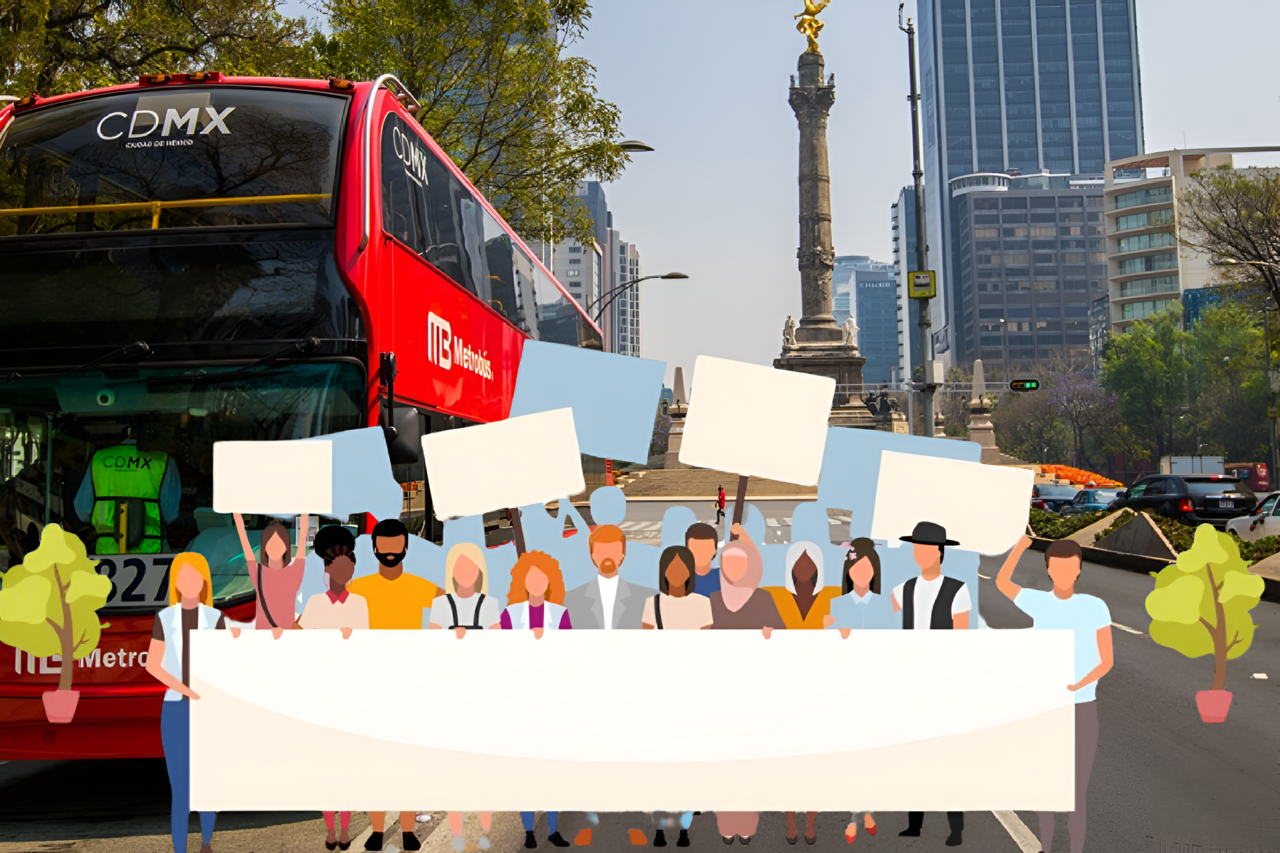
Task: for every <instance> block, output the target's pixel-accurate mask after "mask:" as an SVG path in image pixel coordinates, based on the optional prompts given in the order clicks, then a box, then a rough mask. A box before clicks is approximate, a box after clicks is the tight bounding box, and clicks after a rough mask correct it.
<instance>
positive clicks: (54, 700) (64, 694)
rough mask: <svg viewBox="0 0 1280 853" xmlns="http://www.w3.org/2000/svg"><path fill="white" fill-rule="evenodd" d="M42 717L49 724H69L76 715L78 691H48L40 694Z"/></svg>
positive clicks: (78, 699)
mask: <svg viewBox="0 0 1280 853" xmlns="http://www.w3.org/2000/svg"><path fill="white" fill-rule="evenodd" d="M40 698H41V699H43V700H44V715H45V717H47V718H48V720H49V722H51V723H69V722H71V720H72V718H74V717H75V715H76V705H78V704H79V703H80V691H79V690H50V691H49V692H48V693H42V694H41V695H40Z"/></svg>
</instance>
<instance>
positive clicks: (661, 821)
mask: <svg viewBox="0 0 1280 853" xmlns="http://www.w3.org/2000/svg"><path fill="white" fill-rule="evenodd" d="M722 494H723V493H722ZM236 523H237V527H238V529H239V532H240V540H241V545H242V547H243V549H244V554H245V561H246V566H247V569H248V573H249V578H250V581H251V583H252V584H253V588H254V590H255V591H256V595H257V604H258V606H257V613H256V617H255V623H254V627H255V628H257V629H259V630H270V631H272V632H273V633H274V634H275V636H276V638H277V639H278V638H280V637H281V636H282V634H283V632H284V631H286V630H336V631H340V632H341V633H342V636H343V637H344V638H350V636H351V634H352V632H353V631H360V630H366V629H374V630H378V629H420V628H426V629H428V630H450V631H453V632H455V634H456V635H457V637H458V638H459V639H464V638H465V636H466V634H467V632H469V631H476V630H504V631H519V630H526V631H532V632H533V635H534V636H535V638H539V639H540V638H541V637H542V636H543V634H544V632H546V631H564V630H575V631H579V630H606V631H610V630H633V629H639V630H707V629H710V630H751V631H760V632H761V633H762V634H763V636H764V637H765V638H766V639H767V638H769V637H770V635H771V633H772V632H773V631H777V630H822V629H831V630H836V631H839V633H840V635H841V636H842V637H844V638H845V639H848V637H849V636H850V635H851V633H852V632H853V631H861V630H951V629H965V628H969V627H970V620H971V615H972V614H971V611H972V599H971V596H970V591H969V589H968V586H967V585H966V584H965V583H964V582H962V581H960V580H958V579H956V578H954V577H949V576H948V575H946V574H944V573H943V566H944V561H945V558H946V552H947V549H948V548H950V547H955V546H957V545H959V544H960V543H959V542H957V541H955V540H952V539H948V538H947V532H946V530H945V529H944V528H943V527H942V526H940V525H938V524H935V523H931V522H928V521H922V522H920V523H919V524H917V525H916V526H915V529H914V531H913V532H912V534H911V535H910V536H903V537H901V539H902V540H903V541H904V542H906V543H910V544H911V546H912V552H913V557H914V560H915V564H916V565H917V567H918V569H919V573H918V575H915V576H913V577H911V578H910V579H908V580H906V581H904V582H903V583H900V584H898V585H896V586H895V587H893V588H892V589H889V590H885V589H882V586H881V555H880V553H878V552H877V544H876V542H874V541H873V540H871V539H867V538H856V539H854V540H853V541H852V542H851V543H849V544H848V546H847V553H846V554H845V557H844V560H843V564H842V565H841V567H840V570H839V571H840V579H839V582H838V586H837V585H835V584H832V585H830V586H828V585H827V578H828V575H827V569H826V567H825V566H824V562H825V561H824V557H823V548H822V547H820V546H819V545H818V544H817V543H814V542H809V541H799V542H795V543H792V544H791V545H790V546H789V548H788V549H787V552H786V560H785V577H784V585H783V586H780V587H768V588H765V587H761V580H762V576H763V561H762V558H761V551H760V548H759V547H758V545H757V543H756V542H754V541H753V539H752V537H751V536H750V535H748V532H747V531H746V530H745V529H744V528H743V526H742V525H741V524H738V523H734V524H732V525H731V527H730V530H729V531H728V535H727V536H726V537H725V539H724V541H723V542H722V541H721V539H720V535H719V534H718V532H717V530H716V528H715V527H713V526H712V525H710V524H706V523H701V522H698V523H694V524H692V525H690V526H688V528H687V529H686V530H685V532H684V543H683V544H679V545H670V546H669V547H666V548H665V549H663V550H662V552H661V555H660V557H659V559H658V563H657V572H656V576H655V577H654V578H653V581H652V582H653V585H652V587H648V586H641V585H638V584H636V583H629V582H628V581H626V580H624V579H623V578H622V577H621V576H620V575H619V570H620V568H621V567H622V565H623V563H624V561H625V560H626V558H627V538H626V535H625V534H624V532H623V530H622V529H621V528H619V527H618V526H617V525H613V524H602V525H600V526H597V527H595V528H594V529H592V530H591V532H590V534H589V539H588V543H587V550H588V553H589V555H590V560H591V563H592V565H593V566H594V568H595V577H593V578H591V579H590V580H588V581H587V582H586V583H584V584H581V585H580V586H577V587H574V588H571V589H566V588H565V586H566V585H565V577H564V573H563V572H562V570H561V565H560V561H558V560H557V559H556V558H555V557H554V556H552V555H551V554H550V553H547V552H546V551H543V550H529V551H526V552H525V553H522V554H520V555H519V556H518V558H517V560H516V563H515V565H514V568H513V569H512V570H511V583H510V588H509V591H508V593H507V595H506V600H505V602H504V601H503V600H502V599H501V597H500V596H498V595H495V594H493V593H492V592H491V590H490V579H491V571H490V569H489V566H488V561H487V560H486V556H485V549H484V548H482V547H481V546H479V545H477V544H474V543H470V542H461V543H457V544H454V545H453V546H452V547H451V548H450V549H449V550H448V552H447V556H446V558H445V579H444V588H443V590H441V589H440V588H438V587H437V586H436V584H435V583H433V582H431V581H429V580H427V579H425V578H423V577H420V576H418V575H415V574H412V573H409V572H406V571H405V569H404V561H405V558H406V556H407V554H408V550H409V546H410V541H411V540H412V539H414V538H415V537H411V536H410V534H409V531H408V529H407V528H406V527H405V525H404V523H403V522H401V521H400V520H398V519H386V520H382V521H379V522H378V523H377V525H376V526H374V528H373V530H372V531H371V533H370V534H369V536H370V540H371V544H372V546H373V553H374V556H375V557H376V559H377V563H378V565H377V571H376V572H374V573H370V574H365V575H363V576H361V577H355V573H356V551H357V549H356V537H355V535H354V534H353V533H352V532H351V531H350V530H349V529H348V528H346V527H343V526H339V525H330V526H325V527H321V528H320V529H319V530H318V531H317V532H316V534H315V540H314V546H313V547H314V551H315V553H316V555H317V556H318V557H319V558H320V559H321V560H323V564H324V572H325V579H326V582H327V584H326V585H327V588H326V590H325V591H324V592H322V593H318V594H315V595H312V596H310V598H309V599H308V600H307V601H306V602H305V606H304V607H303V608H302V612H301V613H300V614H295V607H294V602H295V599H296V598H297V596H298V591H299V589H300V587H301V585H302V578H303V569H304V560H305V547H299V548H298V549H297V550H296V553H295V552H294V548H293V543H292V541H291V537H290V533H289V530H288V528H286V527H285V526H283V525H279V524H276V525H272V526H270V527H268V528H267V529H266V530H264V531H263V533H262V537H261V542H260V545H259V547H258V549H257V552H256V554H255V552H254V551H253V549H252V547H251V545H250V541H249V539H248V536H247V535H246V533H245V528H244V523H243V520H242V519H241V518H240V517H239V516H237V517H236ZM308 524H309V520H308V519H307V517H306V516H303V517H302V518H301V520H300V534H299V538H300V541H301V542H303V543H305V542H306V541H307V540H306V536H307V527H308ZM418 541H421V540H418ZM1029 544H1030V540H1029V539H1027V538H1025V537H1024V538H1023V540H1022V541H1021V542H1020V543H1019V544H1018V545H1017V546H1016V547H1015V548H1014V549H1013V551H1012V553H1011V554H1010V555H1009V557H1008V558H1007V560H1006V562H1005V564H1004V567H1003V568H1002V569H1001V571H1000V573H999V577H998V578H997V586H998V588H999V589H1000V591H1001V592H1002V593H1003V594H1004V595H1006V596H1007V597H1008V598H1009V599H1010V600H1012V601H1013V603H1014V604H1015V605H1016V606H1018V607H1019V608H1021V609H1022V610H1023V611H1024V612H1025V613H1027V614H1028V615H1029V616H1031V617H1032V618H1033V619H1034V620H1035V626H1036V627H1037V628H1068V629H1071V630H1073V631H1074V632H1075V636H1076V644H1075V645H1076V649H1075V661H1076V673H1075V678H1076V680H1075V682H1074V683H1072V684H1071V685H1069V686H1067V689H1068V690H1070V691H1071V692H1072V693H1073V694H1074V699H1075V702H1076V736H1075V749H1076V801H1075V802H1076V810H1075V811H1074V812H1073V813H1071V814H1070V816H1069V819H1068V827H1069V834H1070V838H1071V850H1072V853H1080V851H1081V850H1083V846H1084V836H1085V794H1086V792H1087V789H1088V783H1089V773H1090V769H1091V767H1092V764H1093V756H1094V752H1095V750H1096V748H1097V742H1098V717H1097V709H1096V704H1095V701H1094V698H1095V697H1094V691H1095V686H1096V683H1097V681H1098V679H1100V678H1101V677H1102V676H1103V675H1105V674H1106V673H1107V671H1108V670H1109V669H1110V668H1111V664H1112V654H1111V635H1110V625H1111V620H1110V614H1109V613H1108V611H1107V607H1106V604H1105V603H1103V602H1102V601H1101V600H1100V599H1098V598H1096V597H1093V596H1089V595H1084V594H1078V593H1076V592H1075V582H1076V578H1078V577H1079V574H1080V570H1081V557H1082V554H1081V551H1080V548H1079V546H1078V545H1075V544H1074V543H1072V542H1070V541H1059V542H1056V543H1054V544H1053V545H1052V546H1051V547H1050V549H1049V550H1048V552H1047V553H1046V558H1045V559H1046V566H1047V569H1048V574H1049V577H1050V579H1051V580H1052V583H1053V590H1052V591H1049V592H1045V591H1037V590H1032V589H1024V588H1022V587H1020V586H1018V585H1017V584H1014V583H1013V581H1012V575H1013V572H1014V569H1015V568H1016V566H1017V564H1018V561H1019V559H1020V558H1021V556H1022V554H1023V553H1024V551H1025V550H1026V548H1027V547H1028V546H1029ZM717 558H718V560H717ZM717 562H718V567H717V566H716V563H717ZM169 584H170V586H169V601H170V604H171V606H170V607H168V608H166V609H164V610H162V611H160V613H159V614H157V616H156V620H155V627H154V630H153V634H152V642H151V650H150V654H149V659H148V664H147V669H148V671H149V672H150V673H151V674H152V675H154V676H155V677H156V678H157V679H158V680H160V681H161V682H163V683H164V685H165V686H166V687H167V688H169V689H168V690H167V692H166V694H165V702H164V707H163V712H162V717H161V732H162V737H163V742H164V752H165V757H166V762H167V765H168V768H169V777H170V784H171V786H172V790H173V807H172V833H173V844H174V849H175V851H177V853H184V852H185V851H186V849H187V847H186V838H187V825H188V820H189V817H190V809H189V798H188V769H189V718H190V704H189V703H190V701H192V700H198V699H199V698H200V697H199V696H198V695H196V693H195V692H194V691H192V690H191V687H190V659H189V654H188V652H187V650H188V649H189V643H188V642H187V635H188V634H189V632H190V631H192V630H205V629H222V628H227V627H230V626H228V625H227V621H226V619H225V617H224V616H223V615H222V614H221V612H220V611H218V610H216V609H214V608H213V607H212V606H211V604H212V581H211V578H210V572H209V565H208V563H207V561H206V560H205V558H204V557H202V556H201V555H199V554H196V553H184V554H180V555H178V556H177V557H176V558H175V559H174V561H173V564H172V569H171V573H170V580H169ZM230 629H231V630H232V632H233V634H235V635H236V636H238V635H239V629H238V628H235V627H230ZM335 805H340V804H335ZM529 805H530V806H531V810H530V811H524V812H521V813H520V817H521V820H522V822H523V826H524V830H525V845H524V846H525V847H526V848H531V849H532V848H536V847H537V846H538V839H537V837H536V836H535V818H536V811H534V810H532V809H536V808H538V807H539V806H543V807H545V806H547V805H552V804H550V803H536V802H531V803H530V804H529ZM673 805H675V804H673ZM685 805H689V806H695V807H696V806H697V803H688V804H685ZM851 805H857V804H856V803H855V804H851ZM545 814H546V823H547V831H548V841H549V843H550V844H551V845H552V846H553V847H568V846H570V841H569V840H568V839H566V838H565V837H564V836H563V835H561V833H560V832H559V829H558V823H559V821H558V818H559V814H558V813H557V812H555V811H547V812H546V813H545ZM698 814H700V812H697V811H694V810H684V811H672V812H665V813H657V814H654V815H653V833H652V844H653V846H654V847H665V846H667V845H668V843H669V840H668V838H667V833H668V832H675V833H676V838H675V840H674V846H677V847H688V846H690V838H689V830H690V827H691V824H692V821H693V819H694V816H695V815H698ZM478 817H479V824H480V832H481V834H480V836H479V839H478V845H479V848H480V849H481V850H487V849H489V847H490V846H491V842H490V839H489V834H490V831H491V826H492V816H491V814H489V813H481V814H480V815H479V816H478ZM587 817H588V819H589V822H590V823H592V824H594V823H597V822H598V816H597V815H588V816H587ZM785 817H786V841H787V842H788V843H789V844H796V843H797V842H798V841H799V839H800V838H801V837H803V838H804V840H805V842H806V843H807V844H814V843H815V842H816V841H817V835H816V832H815V819H816V817H817V815H816V812H812V811H811V812H807V813H804V814H803V821H804V824H803V827H801V826H800V825H799V823H798V822H797V814H796V812H794V811H789V812H785ZM385 818H386V815H385V814H384V813H379V812H375V813H372V814H371V815H370V823H371V829H372V832H371V834H370V836H369V837H368V839H367V841H366V842H365V844H364V849H366V850H381V849H383V843H384V838H385V836H386V821H385ZM859 818H861V820H860V821H859ZM324 819H325V823H326V826H327V829H328V836H327V838H326V840H325V847H326V848H327V849H328V850H334V849H341V850H347V849H349V848H350V846H351V843H352V841H351V836H350V820H351V813H350V812H349V811H326V812H324ZM424 819H425V818H424ZM463 819H464V815H463V814H461V813H450V814H449V816H448V821H449V826H450V830H451V833H452V836H453V847H454V849H455V850H459V851H460V850H463V849H466V845H465V840H464V836H463V824H464V820H463ZM706 819H709V818H704V820H706ZM1039 819H1040V836H1041V844H1042V847H1043V850H1044V853H1050V851H1051V846H1052V840H1053V828H1054V815H1053V814H1052V813H1046V814H1041V815H1040V816H1039ZM947 820H948V823H949V827H950V833H949V835H948V837H947V839H946V844H947V845H948V846H957V845H959V844H961V843H962V841H963V832H964V815H963V813H960V812H952V813H949V814H948V815H947ZM859 822H860V823H861V830H862V831H863V832H865V833H866V834H869V835H875V834H876V831H877V824H876V821H875V818H874V816H873V815H872V814H871V813H869V812H858V811H854V812H852V813H851V815H850V817H849V821H848V823H847V826H846V829H845V839H846V840H847V841H848V842H849V843H850V844H852V843H854V840H855V839H856V837H857V835H858V833H859ZM923 823H924V815H923V813H920V812H911V813H909V816H908V825H907V827H906V829H904V830H902V831H901V832H900V833H899V834H900V835H904V836H918V835H920V833H921V830H922V827H923ZM758 824H759V814H758V813H755V812H717V813H716V814H715V826H716V831H717V832H718V834H719V835H720V837H721V839H722V840H723V842H724V843H725V844H726V845H731V844H733V843H735V842H741V843H742V844H744V845H746V844H749V843H750V842H751V840H752V839H753V838H754V837H755V835H756V832H757V828H758ZM200 826H201V832H202V840H203V845H204V846H203V847H202V848H201V849H202V851H203V853H209V851H211V850H212V847H211V838H212V833H213V828H214V814H213V813H201V814H200ZM414 827H415V815H414V813H412V812H401V816H400V830H401V844H402V845H403V849H405V850H418V849H420V848H421V842H420V841H419V839H418V838H417V836H416V835H415V833H414ZM638 833H639V835H638V838H639V840H638V841H637V834H638ZM575 841H576V843H578V844H589V843H590V830H589V829H588V830H584V831H583V832H582V833H580V834H579V835H578V836H577V837H576V838H575ZM632 843H641V844H645V843H648V835H647V834H646V833H644V831H643V830H633V831H632Z"/></svg>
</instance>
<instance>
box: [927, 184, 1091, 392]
mask: <svg viewBox="0 0 1280 853" xmlns="http://www.w3.org/2000/svg"><path fill="white" fill-rule="evenodd" d="M979 178H982V180H978V179H979ZM1100 183H1101V182H1100V181H1098V182H1094V181H1087V182H1075V181H1072V180H1071V179H1070V178H1069V177H1068V176H1060V177H1052V178H1047V177H1043V176H1041V177H1036V178H1030V179H1028V178H1011V177H1009V176H1007V175H989V176H967V177H962V178H959V179H957V180H956V181H953V182H952V185H953V191H952V203H951V213H952V216H951V219H952V222H953V223H954V226H955V227H954V233H953V235H952V245H953V246H954V247H955V248H956V255H957V259H956V263H955V271H956V275H955V279H954V281H955V284H956V285H957V287H956V296H957V300H956V303H955V308H956V311H955V314H954V315H953V317H952V323H953V327H954V329H955V330H956V334H955V335H954V337H953V338H952V340H951V344H952V349H953V357H952V363H953V364H957V365H964V366H965V367H968V366H969V365H972V363H973V361H974V360H975V359H977V358H981V359H982V363H983V365H984V366H986V367H987V368H988V369H990V368H991V367H993V366H997V365H999V366H1001V367H1002V376H1008V375H1009V374H1010V373H1011V372H1016V371H1018V370H1025V369H1033V368H1034V367H1035V366H1036V365H1039V364H1044V363H1046V362H1049V361H1051V360H1055V359H1058V358H1066V359H1068V360H1070V361H1071V362H1073V363H1077V364H1083V363H1091V362H1092V349H1091V345H1090V332H1089V316H1090V308H1091V306H1092V303H1093V300H1095V299H1098V298H1099V297H1102V296H1104V295H1106V278H1107V268H1106V253H1105V249H1104V245H1103V244H1104V238H1103V223H1102V207H1103V196H1102V187H1101V186H1100ZM1094 184H1099V185H1096V186H1095V185H1094Z"/></svg>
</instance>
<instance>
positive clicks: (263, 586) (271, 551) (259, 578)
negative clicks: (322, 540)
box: [235, 512, 308, 639]
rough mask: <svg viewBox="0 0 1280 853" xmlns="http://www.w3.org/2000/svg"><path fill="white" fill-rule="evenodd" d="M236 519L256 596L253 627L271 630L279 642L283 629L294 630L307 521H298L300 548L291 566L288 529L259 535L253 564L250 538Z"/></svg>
mask: <svg viewBox="0 0 1280 853" xmlns="http://www.w3.org/2000/svg"><path fill="white" fill-rule="evenodd" d="M235 519H236V531H237V532H239V534H240V547H241V548H243V549H244V564H245V567H246V568H247V569H248V570H249V582H250V583H252V584H253V590H254V592H255V593H257V603H258V615H257V617H256V618H255V619H254V622H253V627H255V628H257V629H259V630H262V629H265V628H270V629H271V632H272V633H273V634H275V636H276V639H279V638H280V635H281V633H283V631H284V629H285V628H292V627H293V622H294V603H295V601H296V599H297V597H298V588H299V587H301V586H302V571H303V568H304V567H305V566H306V559H307V547H306V541H307V522H308V517H307V516H306V515H305V514H304V515H303V516H302V519H301V520H300V521H299V536H300V538H301V540H302V543H303V544H302V545H300V546H299V547H298V554H297V556H296V557H294V558H293V561H292V562H289V558H290V554H291V553H292V550H293V542H292V541H291V539H290V537H289V529H288V528H287V527H285V526H284V525H283V524H272V525H270V526H269V527H268V528H267V529H266V530H264V531H262V538H261V540H260V541H259V545H258V559H256V560H255V559H254V558H253V548H252V547H250V545H249V536H248V534H247V533H245V530H244V516H242V515H240V513H238V512H237V513H235Z"/></svg>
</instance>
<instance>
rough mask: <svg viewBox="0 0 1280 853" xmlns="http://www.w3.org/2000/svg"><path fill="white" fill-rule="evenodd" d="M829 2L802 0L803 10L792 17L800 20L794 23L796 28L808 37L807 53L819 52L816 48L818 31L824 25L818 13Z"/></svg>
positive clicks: (828, 0) (827, 0)
mask: <svg viewBox="0 0 1280 853" xmlns="http://www.w3.org/2000/svg"><path fill="white" fill-rule="evenodd" d="M830 3H831V0H816V2H815V0H804V11H803V12H801V13H800V14H799V15H795V16H793V17H795V18H799V19H800V22H799V23H798V24H796V29H797V30H799V31H800V32H801V33H803V34H804V36H805V38H807V39H809V50H808V51H806V52H807V53H821V52H822V51H820V50H818V33H820V32H822V28H823V27H825V26H826V24H824V23H823V22H822V21H819V20H818V13H819V12H821V11H822V10H823V9H825V8H827V6H828V5H829V4H830Z"/></svg>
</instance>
